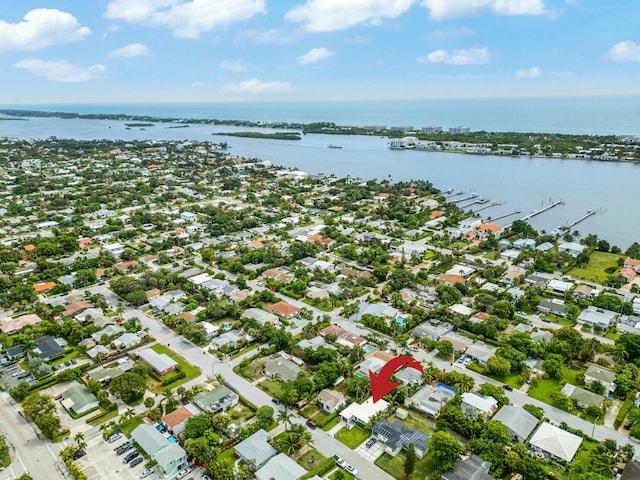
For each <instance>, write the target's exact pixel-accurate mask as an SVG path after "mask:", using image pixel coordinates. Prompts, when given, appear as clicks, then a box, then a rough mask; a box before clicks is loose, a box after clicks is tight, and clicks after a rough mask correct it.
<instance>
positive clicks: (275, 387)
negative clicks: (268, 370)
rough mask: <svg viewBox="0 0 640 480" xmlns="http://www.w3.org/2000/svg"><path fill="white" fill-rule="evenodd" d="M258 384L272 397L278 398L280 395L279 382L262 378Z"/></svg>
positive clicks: (280, 387) (280, 385)
mask: <svg viewBox="0 0 640 480" xmlns="http://www.w3.org/2000/svg"><path fill="white" fill-rule="evenodd" d="M258 386H259V387H260V388H262V389H263V390H264V391H265V392H267V393H268V394H269V395H271V396H272V397H275V398H280V397H281V396H282V383H281V382H275V381H273V380H263V381H262V382H260V383H259V384H258Z"/></svg>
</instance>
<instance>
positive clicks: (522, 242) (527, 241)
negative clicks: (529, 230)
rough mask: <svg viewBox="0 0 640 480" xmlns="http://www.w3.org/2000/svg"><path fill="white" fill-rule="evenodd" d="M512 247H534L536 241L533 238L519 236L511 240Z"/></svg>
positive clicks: (518, 248)
mask: <svg viewBox="0 0 640 480" xmlns="http://www.w3.org/2000/svg"><path fill="white" fill-rule="evenodd" d="M513 248H515V249H516V250H522V249H524V248H536V241H535V240H534V239H533V238H519V239H518V240H516V241H515V242H513Z"/></svg>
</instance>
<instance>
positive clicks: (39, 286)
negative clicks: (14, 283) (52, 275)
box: [33, 282, 56, 293]
mask: <svg viewBox="0 0 640 480" xmlns="http://www.w3.org/2000/svg"><path fill="white" fill-rule="evenodd" d="M55 286H56V282H43V283H34V284H33V290H35V292H36V293H44V292H47V291H49V290H51V289H52V288H53V287H55Z"/></svg>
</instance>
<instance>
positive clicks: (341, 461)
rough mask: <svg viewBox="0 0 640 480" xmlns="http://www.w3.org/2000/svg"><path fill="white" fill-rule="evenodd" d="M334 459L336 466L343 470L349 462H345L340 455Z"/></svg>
mask: <svg viewBox="0 0 640 480" xmlns="http://www.w3.org/2000/svg"><path fill="white" fill-rule="evenodd" d="M333 458H335V459H336V465H338V466H339V467H341V468H344V467H345V465H346V464H347V462H345V461H344V460H343V459H342V458H341V457H339V456H338V455H334V456H333Z"/></svg>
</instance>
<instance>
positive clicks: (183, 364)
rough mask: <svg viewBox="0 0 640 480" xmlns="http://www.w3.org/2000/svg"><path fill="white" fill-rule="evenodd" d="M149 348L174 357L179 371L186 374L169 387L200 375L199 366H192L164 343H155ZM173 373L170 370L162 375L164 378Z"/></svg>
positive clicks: (174, 386) (175, 386)
mask: <svg viewBox="0 0 640 480" xmlns="http://www.w3.org/2000/svg"><path fill="white" fill-rule="evenodd" d="M151 350H153V351H154V352H156V353H166V354H167V355H168V356H170V357H171V358H172V359H174V360H175V361H176V362H177V363H178V365H179V366H180V371H181V372H184V373H185V374H186V375H187V376H186V377H184V378H182V379H180V380H178V381H177V382H174V383H172V384H171V388H177V387H179V386H180V385H182V384H183V383H187V382H190V381H191V380H193V379H194V378H196V377H198V376H199V375H200V369H199V368H196V367H194V366H193V365H191V364H190V363H189V362H187V361H186V360H185V359H184V358H182V357H181V356H180V355H178V354H177V353H176V352H174V351H173V350H171V349H169V348H167V347H165V346H164V345H161V344H159V343H156V344H155V345H153V346H152V347H151ZM173 375H175V373H173V372H170V373H167V374H166V375H165V376H164V377H165V378H166V377H170V376H173ZM160 378H163V377H160Z"/></svg>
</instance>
